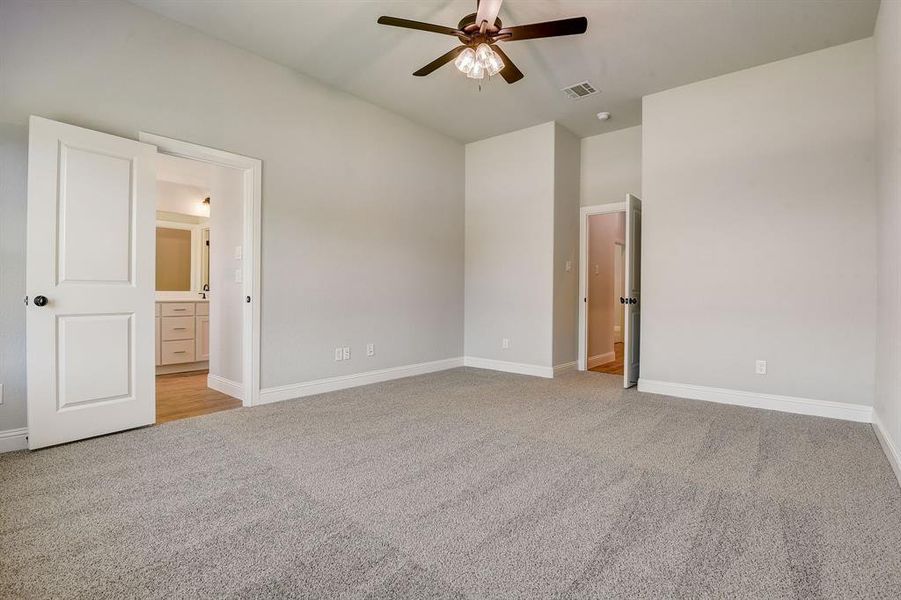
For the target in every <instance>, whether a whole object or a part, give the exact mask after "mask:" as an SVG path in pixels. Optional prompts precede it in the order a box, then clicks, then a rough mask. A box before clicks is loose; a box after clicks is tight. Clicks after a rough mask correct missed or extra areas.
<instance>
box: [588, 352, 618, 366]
mask: <svg viewBox="0 0 901 600" xmlns="http://www.w3.org/2000/svg"><path fill="white" fill-rule="evenodd" d="M614 360H616V352H607V353H606V354H595V355H594V356H589V357H588V368H589V369H593V368H595V367H597V366H598V365H606V364H607V363H608V362H613V361H614Z"/></svg>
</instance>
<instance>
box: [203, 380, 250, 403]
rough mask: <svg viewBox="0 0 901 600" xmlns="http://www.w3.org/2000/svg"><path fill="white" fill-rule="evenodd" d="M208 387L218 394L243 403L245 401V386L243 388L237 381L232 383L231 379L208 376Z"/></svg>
mask: <svg viewBox="0 0 901 600" xmlns="http://www.w3.org/2000/svg"><path fill="white" fill-rule="evenodd" d="M206 386H207V387H208V388H210V389H212V390H216V391H217V392H222V393H223V394H225V395H226V396H231V397H232V398H237V399H238V400H242V401H243V400H244V388H243V386H241V384H240V383H238V382H236V381H232V380H231V379H226V378H225V377H219V376H218V375H207V377H206Z"/></svg>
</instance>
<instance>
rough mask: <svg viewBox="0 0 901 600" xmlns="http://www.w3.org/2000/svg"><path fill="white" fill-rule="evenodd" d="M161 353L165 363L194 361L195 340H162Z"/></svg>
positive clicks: (162, 360)
mask: <svg viewBox="0 0 901 600" xmlns="http://www.w3.org/2000/svg"><path fill="white" fill-rule="evenodd" d="M160 354H161V356H160V358H161V360H160V364H163V365H174V364H178V363H186V362H194V340H179V341H174V342H162V348H161V351H160Z"/></svg>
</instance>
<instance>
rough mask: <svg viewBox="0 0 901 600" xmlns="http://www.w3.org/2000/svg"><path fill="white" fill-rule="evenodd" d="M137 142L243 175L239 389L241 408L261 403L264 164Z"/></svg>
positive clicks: (185, 145) (175, 144) (151, 138)
mask: <svg viewBox="0 0 901 600" xmlns="http://www.w3.org/2000/svg"><path fill="white" fill-rule="evenodd" d="M138 140H140V141H142V142H146V143H148V144H153V145H154V146H156V147H157V149H158V151H159V153H160V154H168V155H170V156H179V157H181V158H188V159H191V160H197V161H201V162H205V163H210V164H214V165H219V166H222V167H229V168H232V169H240V170H242V171H243V172H244V194H243V195H244V243H243V248H244V260H243V270H244V273H243V276H244V278H243V280H244V291H243V294H244V296H249V297H250V299H251V301H250V302H249V303H245V305H244V319H243V320H244V322H243V328H242V340H243V346H244V348H243V349H242V356H243V360H242V362H243V368H242V381H241V387H242V389H243V398H242V402H243V404H244V406H254V405H256V404H259V402H260V301H261V300H262V297H261V295H260V256H261V252H260V248H261V240H260V231H261V228H262V225H261V223H262V213H261V207H262V197H263V192H262V190H263V185H262V174H263V163H262V161H261V160H259V159H257V158H249V157H246V156H241V155H239V154H232V153H231V152H225V151H223V150H216V149H214V148H208V147H206V146H200V145H198V144H192V143H190V142H183V141H181V140H176V139H172V138H167V137H163V136H161V135H156V134H153V133H146V132H144V131H141V132H139V133H138Z"/></svg>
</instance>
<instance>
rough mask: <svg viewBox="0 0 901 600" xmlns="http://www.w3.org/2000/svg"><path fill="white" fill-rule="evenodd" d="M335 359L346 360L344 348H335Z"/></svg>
mask: <svg viewBox="0 0 901 600" xmlns="http://www.w3.org/2000/svg"><path fill="white" fill-rule="evenodd" d="M335 360H344V350H342V349H341V348H335Z"/></svg>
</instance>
